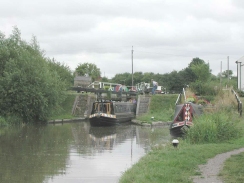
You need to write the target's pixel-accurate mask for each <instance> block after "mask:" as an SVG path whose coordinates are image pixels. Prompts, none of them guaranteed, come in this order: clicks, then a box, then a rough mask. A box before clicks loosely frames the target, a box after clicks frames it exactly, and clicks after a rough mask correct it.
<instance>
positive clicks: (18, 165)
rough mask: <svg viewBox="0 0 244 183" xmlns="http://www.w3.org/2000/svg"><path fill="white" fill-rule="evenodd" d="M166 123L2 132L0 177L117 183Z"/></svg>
mask: <svg viewBox="0 0 244 183" xmlns="http://www.w3.org/2000/svg"><path fill="white" fill-rule="evenodd" d="M169 139H170V135H169V132H168V128H167V127H166V128H162V127H157V128H154V129H152V128H148V127H140V126H133V125H121V126H113V127H91V126H90V125H89V123H88V122H81V123H74V124H64V125H55V126H52V125H49V126H38V127H33V126H29V127H24V128H19V129H11V130H10V129H8V130H7V131H5V132H4V131H3V132H2V131H1V132H0V143H1V146H0V161H1V165H0V182H11V183H12V182H20V183H22V182H23V183H24V182H25V183H26V182H28V183H31V182H35V183H39V182H40V183H42V182H45V183H64V182H70V183H73V182H75V183H76V182H101V183H103V182H104V183H105V182H106V183H108V182H111V183H114V182H117V181H118V179H119V177H120V176H121V174H122V173H123V172H124V171H125V170H126V169H128V168H130V167H131V166H132V165H133V164H134V163H135V162H137V161H138V160H139V158H141V157H142V156H143V155H144V154H145V153H147V152H148V151H149V150H150V147H151V146H152V145H155V144H162V143H166V142H167V141H168V140H169Z"/></svg>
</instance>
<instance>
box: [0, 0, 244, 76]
mask: <svg viewBox="0 0 244 183" xmlns="http://www.w3.org/2000/svg"><path fill="white" fill-rule="evenodd" d="M243 8H244V3H243V1H240V0H239V1H238V0H206V1H201V0H184V1H180V0H165V1H161V0H150V1H149V0H135V1H129V0H124V1H116V0H101V1H95V0H90V1H85V0H70V1H67V0H61V1H56V0H53V1H43V0H42V1H40V0H35V1H31V0H22V1H18V0H8V1H7V0H2V1H1V6H0V31H1V32H3V33H4V34H6V35H9V34H10V33H11V31H12V29H13V26H17V27H18V28H19V29H20V31H21V33H22V37H23V38H24V39H25V40H27V41H28V40H30V39H31V37H32V36H33V35H35V36H36V37H37V40H38V41H39V44H40V46H41V48H42V49H44V50H45V51H46V55H47V56H48V57H54V58H56V60H58V61H60V62H64V63H66V64H67V65H68V66H70V68H71V69H75V68H76V67H77V65H78V64H79V63H84V62H91V63H94V64H96V65H97V66H98V67H99V68H100V69H101V71H102V75H104V73H105V75H106V76H108V77H109V78H111V77H113V76H114V75H115V74H116V73H124V72H131V49H132V46H134V68H135V69H134V71H135V72H139V71H141V72H154V73H161V74H164V73H169V72H171V71H173V70H181V69H184V68H185V67H187V66H188V64H189V63H190V62H191V60H192V58H194V57H199V58H201V59H203V60H205V61H206V62H209V63H210V67H211V69H212V71H213V73H214V74H217V73H218V72H220V63H221V61H222V62H223V70H226V69H227V65H226V64H224V63H225V62H227V56H230V62H229V63H230V67H229V68H230V69H231V70H233V71H234V72H235V71H236V64H235V61H236V60H237V59H238V58H240V57H242V56H243V55H244V53H243V49H242V44H243V40H244V30H243V29H244V24H243V20H244V11H243Z"/></svg>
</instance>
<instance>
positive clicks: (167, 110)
mask: <svg viewBox="0 0 244 183" xmlns="http://www.w3.org/2000/svg"><path fill="white" fill-rule="evenodd" d="M177 97H178V95H176V94H175V95H174V94H169V95H161V94H160V95H153V96H152V97H151V102H150V107H149V111H148V113H147V114H145V115H142V116H139V117H137V119H138V120H140V121H142V122H149V123H150V122H152V120H151V117H154V121H164V122H167V121H172V118H173V115H174V110H175V102H176V99H177Z"/></svg>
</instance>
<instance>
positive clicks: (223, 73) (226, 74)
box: [222, 70, 233, 78]
mask: <svg viewBox="0 0 244 183" xmlns="http://www.w3.org/2000/svg"><path fill="white" fill-rule="evenodd" d="M222 75H223V76H224V77H225V78H227V77H228V75H229V77H232V75H233V71H232V70H226V71H224V72H222Z"/></svg>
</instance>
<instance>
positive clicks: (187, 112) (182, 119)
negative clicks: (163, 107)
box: [170, 102, 203, 137]
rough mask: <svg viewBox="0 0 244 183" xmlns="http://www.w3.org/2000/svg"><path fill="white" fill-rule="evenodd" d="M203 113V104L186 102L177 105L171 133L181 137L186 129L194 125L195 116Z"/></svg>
mask: <svg viewBox="0 0 244 183" xmlns="http://www.w3.org/2000/svg"><path fill="white" fill-rule="evenodd" d="M202 113H203V106H202V105H198V104H194V103H191V102H186V103H184V104H179V105H176V107H175V114H174V118H173V121H172V123H171V124H170V134H171V135H172V136H176V137H180V136H183V135H184V129H185V128H186V129H187V128H189V127H190V126H192V125H193V118H194V117H195V116H197V115H201V114H202Z"/></svg>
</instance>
